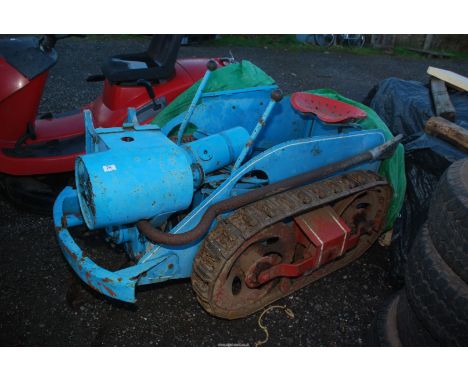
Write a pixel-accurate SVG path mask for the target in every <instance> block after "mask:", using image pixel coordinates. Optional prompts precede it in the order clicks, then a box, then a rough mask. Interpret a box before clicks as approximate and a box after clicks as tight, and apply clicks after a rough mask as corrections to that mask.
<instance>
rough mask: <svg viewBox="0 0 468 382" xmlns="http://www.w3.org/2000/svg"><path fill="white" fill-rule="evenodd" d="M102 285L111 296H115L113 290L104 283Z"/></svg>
mask: <svg viewBox="0 0 468 382" xmlns="http://www.w3.org/2000/svg"><path fill="white" fill-rule="evenodd" d="M102 287H103V288H104V289H105V290H106V291H107V293H109V294H110V295H111V296H112V297H114V296H115V292H114V291H113V290H112V289H111V288H109V287H107V286H106V285H103V286H102Z"/></svg>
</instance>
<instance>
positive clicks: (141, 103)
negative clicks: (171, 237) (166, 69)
mask: <svg viewBox="0 0 468 382" xmlns="http://www.w3.org/2000/svg"><path fill="white" fill-rule="evenodd" d="M207 61H208V59H185V60H178V61H177V63H176V65H175V71H176V73H175V75H174V77H173V78H171V79H170V80H167V81H164V82H161V83H158V84H156V85H154V87H153V88H154V92H155V94H156V99H157V100H158V103H159V102H161V104H162V105H163V106H164V105H167V104H169V103H170V102H171V101H172V100H173V99H174V98H176V97H177V96H178V95H179V94H180V93H182V92H183V91H184V90H186V89H187V88H188V87H190V86H191V85H192V84H193V83H194V82H196V81H198V80H199V79H200V78H201V77H202V76H203V75H204V73H205V71H206V63H207ZM217 61H218V65H220V66H223V65H224V63H223V61H222V60H217ZM47 74H48V73H47V72H44V73H42V74H41V75H39V76H37V77H35V78H34V79H32V80H31V81H30V80H28V79H27V78H26V77H24V76H22V75H21V74H20V73H19V72H18V71H17V70H16V69H15V68H13V67H11V66H10V65H9V64H8V63H7V62H5V61H4V60H2V58H0V173H5V174H10V175H39V174H53V173H61V172H68V171H73V168H74V162H75V157H76V156H77V155H79V154H81V153H82V152H83V150H84V121H83V115H82V110H84V109H89V110H91V111H92V114H93V120H94V125H95V126H96V127H113V126H121V125H122V123H123V122H124V120H125V118H126V116H127V109H128V108H129V107H133V108H136V109H137V113H138V110H139V109H141V110H146V109H150V108H151V105H152V103H151V100H150V98H149V96H148V93H147V92H146V90H145V89H144V87H140V86H121V85H113V84H111V83H109V82H108V81H107V80H106V81H105V82H104V89H103V93H102V95H101V96H99V97H98V98H97V99H96V100H95V101H93V102H91V103H89V104H87V105H84V106H83V107H81V109H80V110H79V111H77V112H75V113H71V114H69V115H63V116H57V117H54V118H50V119H36V118H37V111H38V107H39V102H40V99H41V96H42V92H43V89H44V85H45V82H46V79H47ZM153 118H154V114H153V115H150V116H148V118H146V119H144V120H141V118H140V122H142V123H148V122H150V121H151V120H152V119H153ZM28 123H30V124H33V125H34V132H35V134H36V138H35V139H28V140H27V141H26V142H25V145H23V146H22V147H21V154H20V155H18V154H15V153H14V152H13V151H14V150H13V149H14V148H15V144H16V142H17V141H18V139H19V138H20V137H21V136H22V135H23V134H24V133H25V131H26V126H27V125H28ZM80 137H83V139H82V143H83V144H82V145H81V141H80V139H81V138H80ZM47 142H49V144H48V143H47ZM67 144H68V147H65V146H66V145H67ZM64 147H65V149H64ZM28 150H29V151H28Z"/></svg>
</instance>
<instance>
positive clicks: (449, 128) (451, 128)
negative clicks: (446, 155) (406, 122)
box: [424, 117, 468, 153]
mask: <svg viewBox="0 0 468 382" xmlns="http://www.w3.org/2000/svg"><path fill="white" fill-rule="evenodd" d="M424 130H425V131H426V132H427V133H428V134H430V135H434V136H436V137H438V138H441V139H443V140H444V141H447V142H449V143H451V144H452V145H454V146H456V147H457V148H459V149H460V150H462V151H464V152H466V153H468V131H467V130H466V129H464V128H463V127H461V126H458V125H457V124H455V123H453V122H450V121H447V120H446V119H445V118H442V117H431V118H429V119H428V121H427V122H426V125H425V126H424Z"/></svg>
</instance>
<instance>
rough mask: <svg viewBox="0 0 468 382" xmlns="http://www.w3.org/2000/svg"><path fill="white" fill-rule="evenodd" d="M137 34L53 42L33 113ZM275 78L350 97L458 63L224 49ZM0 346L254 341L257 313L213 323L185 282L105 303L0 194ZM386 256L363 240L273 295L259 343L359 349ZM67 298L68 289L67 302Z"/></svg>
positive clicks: (41, 226) (185, 53)
mask: <svg viewBox="0 0 468 382" xmlns="http://www.w3.org/2000/svg"><path fill="white" fill-rule="evenodd" d="M145 46H146V41H145V40H140V39H136V40H128V39H127V40H124V39H121V40H120V39H105V40H96V39H88V40H65V41H60V42H59V45H58V52H59V55H60V60H59V63H58V64H57V66H56V67H55V68H54V69H53V70H52V71H51V73H50V79H49V82H48V85H47V87H46V91H45V94H44V96H43V100H42V103H41V107H40V108H41V112H45V111H51V110H52V111H57V112H59V111H65V110H68V109H72V108H77V107H79V106H80V105H81V104H83V103H85V102H88V101H90V100H91V99H93V98H94V97H96V96H97V95H98V94H99V92H100V87H101V84H99V83H97V84H92V83H86V82H84V79H85V78H86V77H87V76H88V75H90V74H96V73H99V68H100V65H101V63H102V62H103V61H104V60H105V59H106V57H108V56H110V55H113V54H117V53H121V52H128V51H132V50H139V49H144V48H145ZM230 49H231V50H232V52H233V54H234V56H235V57H236V58H237V59H248V60H251V61H252V62H254V63H255V64H257V65H258V66H260V67H261V68H263V69H264V70H265V71H266V72H267V73H269V74H270V75H271V76H272V77H273V78H275V79H276V81H277V82H278V84H279V85H280V86H281V88H282V89H283V90H284V91H285V92H286V93H289V92H292V91H295V90H305V89H312V88H318V87H330V88H334V89H336V90H338V91H339V92H341V93H342V94H344V95H345V96H348V97H350V98H354V99H357V100H362V99H363V98H364V97H365V96H366V94H367V92H368V91H369V90H370V89H371V87H372V86H373V85H375V84H376V83H377V82H378V81H380V80H382V79H384V78H387V77H390V76H396V77H400V78H404V79H414V80H420V81H425V80H426V75H425V70H426V68H427V66H428V65H434V66H442V67H444V68H447V69H452V70H456V71H458V72H460V73H462V74H465V75H467V74H468V73H467V72H466V70H467V69H466V68H467V67H468V66H467V65H466V64H467V62H463V61H450V60H423V59H408V58H400V57H392V56H386V55H382V56H358V55H349V54H345V53H342V54H339V53H323V52H288V51H284V50H272V49H266V48H230ZM228 52H229V48H223V47H202V46H198V47H184V48H182V49H181V53H180V56H181V57H191V56H198V57H202V56H206V57H214V56H222V55H227V54H228ZM0 242H1V243H2V244H1V256H0V269H1V273H0V289H1V291H2V292H1V295H0V344H1V345H13V346H14V345H32V346H37V345H39V346H41V345H49V346H60V345H69V346H89V345H119V346H131V345H133V346H154V345H160V346H162V345H165V346H172V345H178V346H194V345H201V346H217V345H226V344H235V345H250V346H251V345H254V344H255V342H256V341H258V340H261V339H263V336H264V333H263V331H262V330H261V329H260V328H259V327H258V324H257V320H258V315H254V316H251V317H249V318H246V319H242V320H236V321H225V320H220V319H216V318H214V317H211V316H209V315H208V314H206V313H205V312H204V311H203V309H202V308H201V307H200V306H199V305H198V304H197V302H196V300H195V296H194V293H193V292H192V290H191V286H190V282H189V280H182V281H177V282H168V283H165V284H161V285H155V286H150V287H145V288H144V289H142V290H140V291H139V293H138V299H139V301H138V303H137V304H136V305H134V306H129V305H126V304H120V303H116V302H115V301H111V300H109V299H106V298H103V297H102V296H99V295H97V294H95V293H94V292H92V291H90V290H89V289H87V288H84V287H82V286H81V285H80V284H78V283H77V282H76V277H75V276H74V274H73V273H72V272H71V270H70V269H69V267H68V265H67V263H66V262H65V260H64V259H63V256H62V254H61V252H60V250H59V248H58V245H57V243H56V239H55V234H54V229H53V224H52V219H51V218H49V217H41V216H36V215H32V214H29V213H26V212H23V211H18V210H16V209H15V208H14V207H12V206H11V205H10V204H9V203H8V202H7V201H6V200H5V199H4V198H3V197H0ZM391 256H392V254H391V252H390V251H389V250H384V249H382V248H380V247H378V246H374V247H373V248H371V250H369V251H368V252H367V253H366V254H365V255H364V256H363V257H361V259H359V260H357V261H355V262H354V263H352V264H351V265H349V266H348V267H346V268H344V269H342V270H339V271H337V272H335V273H334V274H332V275H330V276H328V277H326V278H324V279H322V280H319V281H318V282H316V283H314V284H312V285H311V286H309V287H307V288H305V289H303V290H301V291H299V292H297V293H296V294H294V295H293V296H291V297H288V298H286V299H284V300H282V301H280V302H279V304H285V305H287V307H289V308H290V309H291V310H292V311H293V312H294V314H295V317H294V318H293V319H289V318H287V316H286V315H285V313H284V312H283V311H281V310H274V311H272V312H271V313H269V314H268V315H267V316H266V319H265V321H264V322H265V323H266V325H267V327H268V328H269V332H270V339H269V341H268V343H267V345H283V346H297V345H302V346H322V345H323V346H359V345H366V343H367V332H368V327H369V325H370V323H371V321H372V318H373V316H374V313H375V311H376V309H377V308H378V307H379V305H380V304H381V303H382V302H383V301H384V300H385V299H386V298H387V297H388V296H389V295H391V294H392V292H393V291H394V290H395V287H394V286H393V285H392V283H391V282H390V278H389V271H390V269H391ZM67 294H68V296H69V297H70V296H74V297H75V298H74V301H75V302H76V301H79V303H74V304H71V303H70V299H67Z"/></svg>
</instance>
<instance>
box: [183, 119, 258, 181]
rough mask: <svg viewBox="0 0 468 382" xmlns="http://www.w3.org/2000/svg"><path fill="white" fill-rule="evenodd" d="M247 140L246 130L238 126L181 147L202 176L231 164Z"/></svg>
mask: <svg viewBox="0 0 468 382" xmlns="http://www.w3.org/2000/svg"><path fill="white" fill-rule="evenodd" d="M248 140H249V133H248V132H247V130H246V129H244V128H243V127H240V126H238V127H233V128H232V129H228V130H225V131H223V132H221V133H218V134H213V135H209V136H207V137H205V138H202V139H199V140H197V141H193V142H190V143H186V144H184V145H182V147H183V148H184V149H185V151H186V153H187V154H188V157H189V160H190V162H191V163H192V164H198V165H199V166H200V167H201V169H202V170H203V174H202V175H204V174H209V173H211V172H213V171H216V170H218V169H220V168H223V167H225V166H227V165H229V164H231V163H233V162H234V161H235V160H236V159H237V157H238V156H239V154H240V153H241V151H242V149H243V147H244V146H245V145H246V143H247V141H248ZM195 183H196V182H195Z"/></svg>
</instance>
